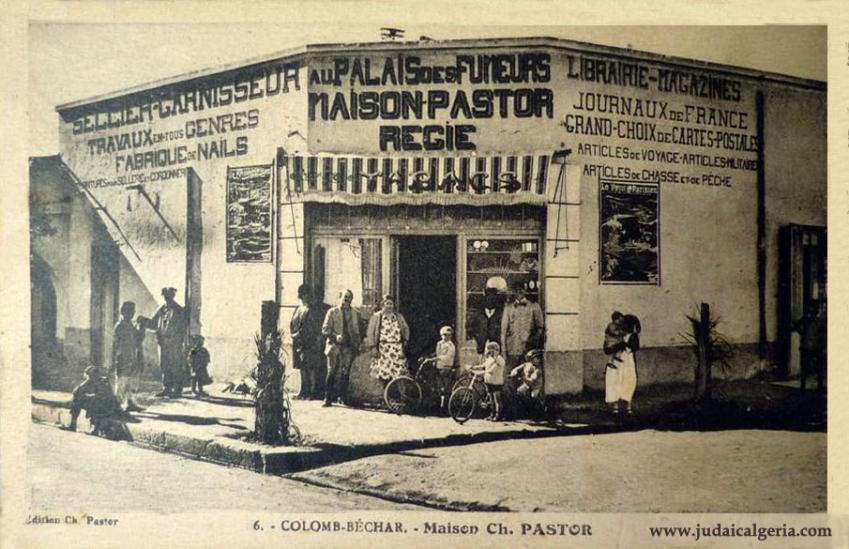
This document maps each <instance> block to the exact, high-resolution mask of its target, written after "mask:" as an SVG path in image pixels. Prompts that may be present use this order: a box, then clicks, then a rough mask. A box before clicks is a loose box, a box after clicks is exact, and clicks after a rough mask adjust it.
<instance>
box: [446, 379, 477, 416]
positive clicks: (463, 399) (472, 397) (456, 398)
mask: <svg viewBox="0 0 849 549" xmlns="http://www.w3.org/2000/svg"><path fill="white" fill-rule="evenodd" d="M477 402H478V398H477V395H476V394H475V392H474V391H473V390H472V389H469V388H468V387H460V388H459V389H457V390H456V391H454V392H453V393H451V398H450V399H449V400H448V413H449V414H451V419H453V420H454V421H456V422H457V423H465V422H466V421H468V420H469V419H470V418H471V417H472V416H473V415H474V413H475V407H476V405H477Z"/></svg>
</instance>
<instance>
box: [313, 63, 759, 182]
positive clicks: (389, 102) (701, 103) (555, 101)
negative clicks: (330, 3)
mask: <svg viewBox="0 0 849 549" xmlns="http://www.w3.org/2000/svg"><path fill="white" fill-rule="evenodd" d="M308 80H309V90H310V91H309V94H308V120H309V122H310V131H309V141H310V150H311V151H314V152H326V153H341V154H360V155H363V156H369V155H372V156H379V155H393V156H394V155H412V156H415V155H420V154H424V155H447V156H456V157H464V156H469V155H477V154H491V153H501V154H516V153H523V152H524V153H528V152H534V151H551V150H554V149H557V148H559V147H561V146H565V147H567V148H570V149H572V152H573V154H574V155H575V156H576V157H579V158H580V160H581V163H582V164H584V173H585V175H590V176H600V177H606V178H620V179H626V180H631V181H634V180H637V181H640V180H643V181H651V182H667V183H683V184H698V185H712V186H720V187H731V186H732V180H733V175H734V173H740V172H753V171H754V170H755V169H756V152H757V146H758V143H757V137H756V135H755V134H756V130H755V126H756V120H755V114H754V112H753V111H754V93H753V92H752V90H751V86H749V85H747V84H746V83H745V82H743V81H741V80H739V79H735V78H734V77H731V76H727V75H724V74H721V73H712V72H709V71H706V70H697V69H690V68H685V67H678V66H673V65H657V64H652V63H649V62H642V61H635V60H629V59H624V58H609V57H600V56H593V55H589V54H580V53H548V52H533V51H531V52H526V53H497V54H489V53H488V54H482V53H471V54H467V53H456V54H447V53H424V54H421V55H418V54H415V53H409V54H408V53H398V54H386V55H383V56H378V55H372V56H334V57H325V58H321V59H318V60H315V61H314V62H312V63H311V67H310V70H309V77H308Z"/></svg>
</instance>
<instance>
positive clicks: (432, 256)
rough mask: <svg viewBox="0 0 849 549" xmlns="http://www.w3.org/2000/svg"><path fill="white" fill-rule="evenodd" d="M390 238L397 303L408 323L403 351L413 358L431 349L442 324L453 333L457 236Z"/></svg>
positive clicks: (455, 315)
mask: <svg viewBox="0 0 849 549" xmlns="http://www.w3.org/2000/svg"><path fill="white" fill-rule="evenodd" d="M393 240H394V244H393V249H395V250H396V253H397V258H398V259H397V261H395V262H394V263H395V266H394V267H393V269H394V270H395V271H396V276H395V280H397V282H396V287H397V300H398V301H397V305H398V310H399V311H400V312H401V314H402V315H404V318H405V319H406V320H407V324H409V326H410V342H409V344H408V347H407V352H408V355H410V356H411V357H412V358H414V359H415V358H417V357H419V356H422V355H426V354H431V353H433V352H434V349H435V347H436V342H437V340H438V339H439V329H440V328H441V327H442V326H451V327H452V328H453V329H454V332H455V333H456V332H457V326H456V323H457V237H456V236H453V235H452V236H430V235H428V236H420V235H415V236H399V237H396V238H394V239H393Z"/></svg>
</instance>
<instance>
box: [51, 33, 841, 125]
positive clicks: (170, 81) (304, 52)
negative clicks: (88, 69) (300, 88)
mask: <svg viewBox="0 0 849 549" xmlns="http://www.w3.org/2000/svg"><path fill="white" fill-rule="evenodd" d="M504 47H515V48H533V47H536V48H540V47H544V48H554V49H564V50H573V51H580V52H589V53H596V54H601V55H608V56H616V57H627V58H630V59H634V60H640V61H646V62H651V63H656V64H657V63H659V64H665V65H670V66H675V67H684V68H691V69H698V70H707V71H711V72H714V73H722V74H726V75H733V76H738V77H743V78H748V79H752V80H759V81H762V82H767V83H773V84H783V85H787V86H791V87H796V88H806V89H812V90H821V91H825V90H826V87H827V86H826V82H823V81H821V80H813V79H807V78H799V77H796V76H790V75H786V74H780V73H774V72H768V71H761V70H757V69H751V68H747V67H739V66H735V65H723V64H720V63H713V62H711V61H701V60H698V59H688V58H684V57H675V56H671V55H664V54H659V53H652V52H646V51H641V50H633V49H628V48H619V47H615V46H603V45H599V44H593V43H590V42H580V41H577V40H568V39H565V38H555V37H550V36H536V37H524V38H463V39H451V40H418V41H407V42H400V41H399V42H389V41H384V42H352V43H335V44H334V43H328V44H307V45H304V46H300V47H297V48H292V49H287V50H282V51H278V52H273V53H270V54H266V55H262V56H259V57H254V58H248V59H245V60H243V61H239V62H236V63H228V64H226V65H221V66H217V67H211V68H204V69H199V70H196V71H191V72H188V73H183V74H180V75H176V76H172V77H169V78H164V79H160V80H154V81H152V82H147V83H145V84H140V85H137V86H131V87H129V88H124V89H121V90H116V91H114V92H109V93H106V94H101V95H96V96H93V97H88V98H85V99H79V100H77V101H71V102H69V103H64V104H61V105H58V106H57V107H56V110H57V111H59V112H61V111H66V110H70V109H74V108H78V107H84V106H87V105H92V104H94V103H100V102H103V101H108V100H110V99H116V98H119V97H123V96H127V95H133V94H137V93H142V92H146V91H152V90H155V89H158V88H163V87H167V86H171V85H175V84H179V83H182V82H186V81H190V80H198V79H203V78H207V77H212V76H216V75H221V74H224V73H228V72H231V71H235V70H238V69H241V68H246V67H250V66H255V65H261V64H264V63H269V62H273V61H286V60H295V59H300V58H303V57H308V56H312V55H316V56H321V55H325V54H340V53H347V54H350V53H360V52H389V51H392V52H394V51H402V50H403V51H439V50H451V49H461V48H468V49H471V48H475V49H478V50H480V49H495V48H504Z"/></svg>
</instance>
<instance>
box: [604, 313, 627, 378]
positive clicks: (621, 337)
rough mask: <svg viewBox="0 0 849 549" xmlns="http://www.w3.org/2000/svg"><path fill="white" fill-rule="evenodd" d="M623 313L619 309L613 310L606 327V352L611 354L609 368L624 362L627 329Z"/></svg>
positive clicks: (608, 362) (614, 367)
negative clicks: (623, 352)
mask: <svg viewBox="0 0 849 549" xmlns="http://www.w3.org/2000/svg"><path fill="white" fill-rule="evenodd" d="M622 318H623V315H622V313H620V312H619V311H613V314H612V315H610V322H609V323H608V324H607V327H606V328H605V329H604V352H605V353H606V354H607V355H609V358H608V359H607V365H606V366H607V368H612V369H614V370H615V369H616V368H617V367H618V364H617V363H619V362H622V351H623V350H624V349H625V330H624V329H623V328H622Z"/></svg>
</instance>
